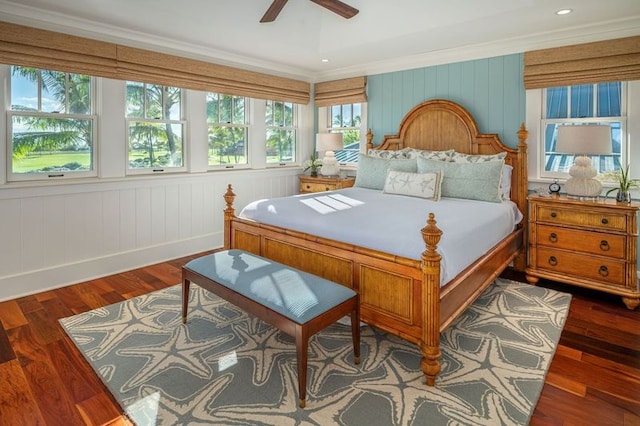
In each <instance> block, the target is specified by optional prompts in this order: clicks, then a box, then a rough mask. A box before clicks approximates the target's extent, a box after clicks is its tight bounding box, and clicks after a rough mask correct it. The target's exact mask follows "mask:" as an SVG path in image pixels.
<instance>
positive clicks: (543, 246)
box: [526, 195, 640, 309]
mask: <svg viewBox="0 0 640 426" xmlns="http://www.w3.org/2000/svg"><path fill="white" fill-rule="evenodd" d="M638 209H640V204H638V203H631V204H623V203H616V202H615V201H614V200H603V201H593V202H591V201H578V200H573V199H569V198H567V197H564V196H557V195H555V196H551V197H540V196H531V197H529V252H528V262H527V268H526V274H527V280H528V281H529V282H530V283H532V284H535V283H537V282H538V280H539V278H547V279H551V280H556V281H560V282H564V283H567V284H573V285H577V286H581V287H588V288H591V289H595V290H601V291H605V292H608V293H612V294H617V295H620V296H622V300H623V302H624V304H625V305H626V306H627V308H629V309H635V308H636V307H638V305H640V288H639V287H638V280H637V273H636V268H637V241H638V220H637V212H638Z"/></svg>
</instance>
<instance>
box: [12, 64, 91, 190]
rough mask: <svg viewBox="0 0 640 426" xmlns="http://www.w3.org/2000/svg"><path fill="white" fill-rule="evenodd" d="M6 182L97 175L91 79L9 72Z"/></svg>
mask: <svg viewBox="0 0 640 426" xmlns="http://www.w3.org/2000/svg"><path fill="white" fill-rule="evenodd" d="M10 73H11V80H10V85H11V107H10V110H9V114H8V126H9V127H10V135H11V145H10V155H11V161H10V162H9V170H8V178H9V180H10V181H20V180H43V179H54V178H61V179H64V178H70V177H93V176H96V175H97V171H96V162H97V150H96V149H95V140H96V116H95V115H94V99H93V92H94V82H93V79H92V78H91V77H90V76H87V75H82V74H73V73H64V72H60V71H54V70H40V69H36V68H30V67H21V66H11V67H10Z"/></svg>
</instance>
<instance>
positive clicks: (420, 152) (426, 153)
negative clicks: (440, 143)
mask: <svg viewBox="0 0 640 426" xmlns="http://www.w3.org/2000/svg"><path fill="white" fill-rule="evenodd" d="M401 151H402V152H403V153H404V156H405V158H418V157H422V158H429V159H431V160H439V161H451V158H452V157H453V154H454V152H455V151H454V150H453V149H448V150H446V151H430V150H428V149H415V148H403V149H401Z"/></svg>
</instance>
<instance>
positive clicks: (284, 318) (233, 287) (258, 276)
mask: <svg viewBox="0 0 640 426" xmlns="http://www.w3.org/2000/svg"><path fill="white" fill-rule="evenodd" d="M190 282H194V283H196V284H197V285H199V286H200V287H202V288H204V289H206V290H208V291H211V292H212V293H214V294H216V295H218V296H220V297H221V298H223V299H225V300H227V301H229V302H231V303H233V304H234V305H236V306H238V307H239V308H241V309H243V310H245V311H246V312H248V313H250V314H252V315H254V316H256V317H258V318H260V319H261V320H263V321H265V322H267V323H269V324H271V325H273V326H274V327H276V328H278V329H279V330H281V331H283V332H285V333H287V334H289V335H291V336H293V337H294V338H295V341H296V355H297V360H298V361H297V363H298V391H299V405H300V407H302V408H304V406H305V404H306V376H307V350H308V340H309V337H311V336H312V335H314V334H315V333H317V332H318V331H320V330H322V329H323V328H325V327H327V326H328V325H330V324H333V323H334V322H336V321H337V320H339V319H340V318H342V317H344V316H345V315H350V316H351V330H352V336H353V351H354V359H355V362H356V364H357V363H359V362H360V328H359V324H360V312H359V303H358V294H357V293H356V292H355V291H353V290H351V289H350V288H347V287H345V286H342V285H340V284H336V283H334V282H331V281H329V280H326V279H324V278H321V277H318V276H315V275H312V274H309V273H306V272H303V271H300V270H297V269H295V268H291V267H289V266H286V265H283V264H281V263H278V262H274V261H272V260H269V259H266V258H264V257H261V256H257V255H254V254H252V253H248V252H245V251H243V250H225V251H220V252H216V253H213V254H210V255H207V256H203V257H199V258H197V259H194V260H192V261H190V262H189V263H187V264H186V265H184V266H183V268H182V283H183V284H182V318H183V322H186V321H187V309H188V302H189V284H190Z"/></svg>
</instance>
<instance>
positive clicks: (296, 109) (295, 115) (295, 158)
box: [264, 100, 300, 168]
mask: <svg viewBox="0 0 640 426" xmlns="http://www.w3.org/2000/svg"><path fill="white" fill-rule="evenodd" d="M269 102H281V103H283V104H291V105H292V106H293V111H292V121H293V123H292V125H291V126H287V125H282V126H279V125H277V124H275V125H274V124H267V122H266V119H267V113H266V111H267V103H269ZM264 104H265V107H264V122H265V132H264V145H265V146H264V149H265V157H264V161H265V165H266V167H267V168H273V167H288V166H293V165H296V164H299V163H300V160H299V159H300V127H299V123H300V117H299V114H300V105H298V104H296V103H293V102H285V101H276V100H266V101H265V102H264ZM270 130H287V131H292V132H293V137H294V142H293V147H292V148H293V155H292V157H291V159H290V160H285V161H278V162H269V161H268V160H267V157H268V155H267V153H268V148H267V140H268V137H267V134H268V133H269V131H270Z"/></svg>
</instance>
